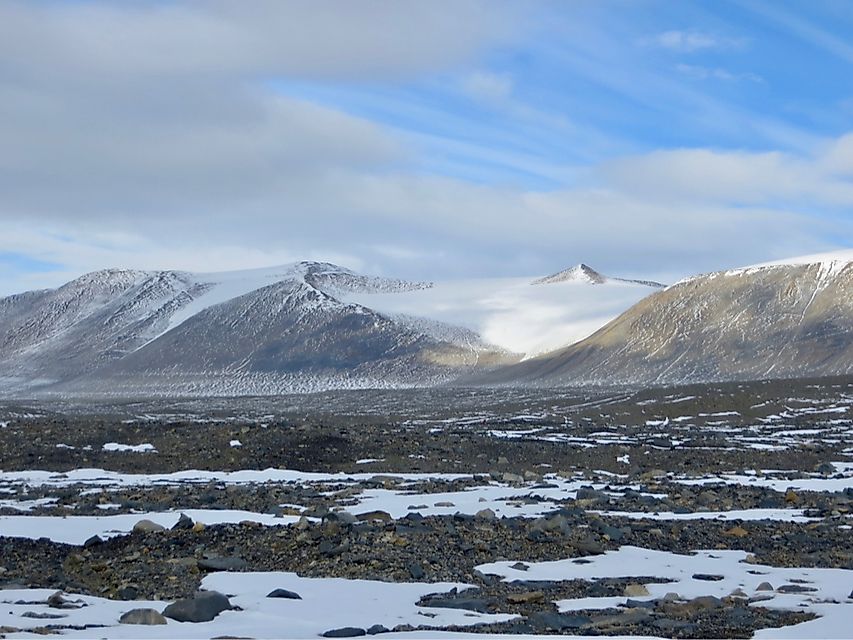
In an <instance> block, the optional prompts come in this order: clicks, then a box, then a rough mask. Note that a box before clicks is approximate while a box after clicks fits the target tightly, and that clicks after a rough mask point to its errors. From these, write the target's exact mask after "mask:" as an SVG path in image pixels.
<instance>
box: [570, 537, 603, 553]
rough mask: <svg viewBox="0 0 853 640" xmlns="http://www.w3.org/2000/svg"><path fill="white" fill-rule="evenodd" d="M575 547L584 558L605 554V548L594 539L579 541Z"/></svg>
mask: <svg viewBox="0 0 853 640" xmlns="http://www.w3.org/2000/svg"><path fill="white" fill-rule="evenodd" d="M574 546H575V549H576V550H577V551H578V553H580V554H581V555H582V556H597V555H601V554H602V553H604V547H603V546H602V545H601V544H600V543H599V542H596V541H595V540H593V539H592V538H586V539H584V540H579V541H578V542H576V543H575V545H574Z"/></svg>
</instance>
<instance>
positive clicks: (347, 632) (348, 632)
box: [323, 627, 367, 638]
mask: <svg viewBox="0 0 853 640" xmlns="http://www.w3.org/2000/svg"><path fill="white" fill-rule="evenodd" d="M365 635H367V631H365V630H364V629H360V628H359V627H341V628H340V629H331V630H330V631H326V632H325V633H324V634H323V637H324V638H358V637H360V636H365Z"/></svg>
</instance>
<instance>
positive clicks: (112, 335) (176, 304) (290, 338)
mask: <svg viewBox="0 0 853 640" xmlns="http://www.w3.org/2000/svg"><path fill="white" fill-rule="evenodd" d="M608 285H609V286H607V287H590V286H588V283H584V282H563V283H556V284H553V285H550V286H549V287H532V286H530V279H529V278H524V279H510V280H487V281H483V280H477V281H474V280H471V281H462V282H454V283H437V284H433V283H425V282H407V281H403V280H398V279H392V278H379V277H371V276H364V275H361V274H357V273H354V272H352V271H350V270H348V269H344V268H341V267H338V266H336V265H332V264H327V263H318V262H300V263H296V264H291V265H286V266H282V267H276V268H270V269H258V270H250V271H238V272H225V273H206V274H197V273H195V274H194V273H187V272H179V271H134V270H119V269H112V270H104V271H98V272H94V273H90V274H87V275H84V276H82V277H80V278H77V279H76V280H73V281H71V282H69V283H68V284H66V285H64V286H62V287H59V288H58V289H51V290H42V291H34V292H29V293H24V294H19V295H14V296H10V297H7V298H3V299H0V367H2V374H0V391H3V392H4V393H7V394H8V393H15V394H31V393H45V392H46V393H69V394H71V393H73V394H87V393H97V394H101V393H111V394H118V395H148V394H169V395H174V394H191V395H207V394H223V395H228V394H267V393H283V392H290V391H314V390H320V389H329V388H342V387H347V388H351V387H388V386H394V387H396V386H422V385H432V384H437V383H442V382H447V381H450V380H453V379H455V378H456V377H458V376H459V375H461V374H466V373H470V372H472V371H473V370H477V369H483V368H490V367H494V366H496V365H500V364H506V363H509V362H513V361H517V360H518V359H520V358H521V357H523V356H524V355H529V354H531V353H536V352H537V350H539V351H541V350H544V348H547V347H549V346H559V345H565V344H568V343H570V342H572V341H574V340H576V339H579V338H582V337H584V335H588V334H589V333H591V332H593V331H594V330H595V329H597V328H598V327H599V326H601V325H602V324H603V323H604V322H606V321H607V320H609V319H610V318H612V317H614V316H615V315H617V314H618V313H619V312H620V311H622V310H624V309H625V308H627V307H628V306H629V305H630V304H632V303H633V302H635V301H636V300H638V299H640V298H642V297H643V296H644V295H646V294H647V293H648V292H649V288H648V287H645V286H642V285H634V284H629V283H624V282H615V281H614V282H612V283H611V282H608Z"/></svg>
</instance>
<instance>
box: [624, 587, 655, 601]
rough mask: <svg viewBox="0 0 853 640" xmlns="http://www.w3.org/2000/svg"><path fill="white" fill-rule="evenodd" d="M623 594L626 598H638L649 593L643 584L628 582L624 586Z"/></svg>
mask: <svg viewBox="0 0 853 640" xmlns="http://www.w3.org/2000/svg"><path fill="white" fill-rule="evenodd" d="M623 595H625V597H627V598H640V597H642V596H647V595H649V590H648V588H647V587H646V585H644V584H629V585H626V586H625V591H624V593H623Z"/></svg>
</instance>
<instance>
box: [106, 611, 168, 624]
mask: <svg viewBox="0 0 853 640" xmlns="http://www.w3.org/2000/svg"><path fill="white" fill-rule="evenodd" d="M118 621H119V622H120V623H121V624H167V620H166V618H165V617H164V616H163V614H162V613H160V612H159V611H157V610H156V609H131V610H130V611H128V612H126V613H123V614H122V616H121V618H119V619H118Z"/></svg>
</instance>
